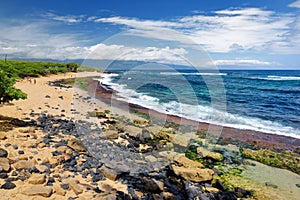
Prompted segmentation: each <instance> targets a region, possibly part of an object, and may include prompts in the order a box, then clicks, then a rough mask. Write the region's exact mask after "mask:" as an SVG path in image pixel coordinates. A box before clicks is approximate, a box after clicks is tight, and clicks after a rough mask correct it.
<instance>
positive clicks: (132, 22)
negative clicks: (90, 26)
mask: <svg viewBox="0 0 300 200" xmlns="http://www.w3.org/2000/svg"><path fill="white" fill-rule="evenodd" d="M94 22H105V23H113V24H122V25H127V26H130V27H133V28H141V29H148V28H150V29H151V28H154V27H157V28H159V27H164V28H166V27H181V26H182V25H180V24H178V23H176V22H169V21H159V20H155V21H154V20H139V19H135V18H132V19H130V18H124V17H110V18H99V19H95V20H94Z"/></svg>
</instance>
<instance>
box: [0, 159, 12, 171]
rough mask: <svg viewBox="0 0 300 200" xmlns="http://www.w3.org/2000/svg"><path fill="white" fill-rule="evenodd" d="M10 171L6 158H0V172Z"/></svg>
mask: <svg viewBox="0 0 300 200" xmlns="http://www.w3.org/2000/svg"><path fill="white" fill-rule="evenodd" d="M9 169H10V165H9V160H8V159H7V158H0V172H2V171H4V172H8V171H9Z"/></svg>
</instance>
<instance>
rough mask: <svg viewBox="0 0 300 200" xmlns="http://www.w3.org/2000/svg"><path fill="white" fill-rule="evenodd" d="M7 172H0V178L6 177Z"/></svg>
mask: <svg viewBox="0 0 300 200" xmlns="http://www.w3.org/2000/svg"><path fill="white" fill-rule="evenodd" d="M7 177H8V176H7V173H0V178H2V179H5V178H7Z"/></svg>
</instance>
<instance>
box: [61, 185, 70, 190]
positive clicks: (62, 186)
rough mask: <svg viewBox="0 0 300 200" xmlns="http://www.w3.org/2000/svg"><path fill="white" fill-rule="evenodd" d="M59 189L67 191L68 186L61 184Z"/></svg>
mask: <svg viewBox="0 0 300 200" xmlns="http://www.w3.org/2000/svg"><path fill="white" fill-rule="evenodd" d="M60 187H61V188H62V189H64V190H68V189H69V185H68V184H61V185H60Z"/></svg>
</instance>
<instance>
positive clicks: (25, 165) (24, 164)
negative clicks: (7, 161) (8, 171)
mask: <svg viewBox="0 0 300 200" xmlns="http://www.w3.org/2000/svg"><path fill="white" fill-rule="evenodd" d="M13 166H14V168H16V169H30V168H33V167H34V163H33V162H31V161H27V160H19V161H17V162H16V163H14V165H13Z"/></svg>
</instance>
